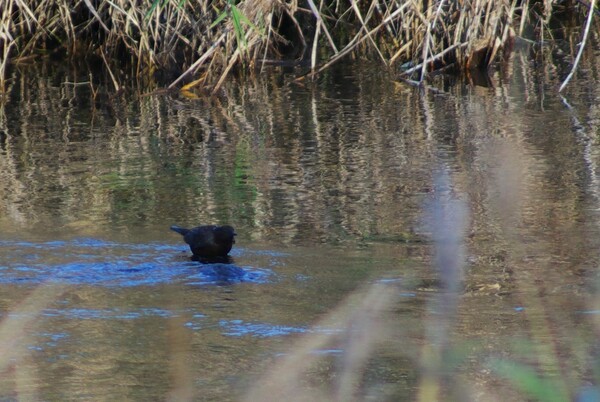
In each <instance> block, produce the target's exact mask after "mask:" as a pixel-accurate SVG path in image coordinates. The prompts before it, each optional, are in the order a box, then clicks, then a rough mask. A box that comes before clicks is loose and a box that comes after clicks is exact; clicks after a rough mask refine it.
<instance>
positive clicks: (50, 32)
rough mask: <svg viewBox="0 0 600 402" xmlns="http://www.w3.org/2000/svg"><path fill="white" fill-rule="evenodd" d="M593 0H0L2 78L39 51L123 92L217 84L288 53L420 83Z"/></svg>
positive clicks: (301, 60)
mask: <svg viewBox="0 0 600 402" xmlns="http://www.w3.org/2000/svg"><path fill="white" fill-rule="evenodd" d="M593 7H594V2H591V4H587V3H586V2H584V1H580V2H577V1H558V0H538V1H535V0H522V1H519V0H500V1H492V0H468V1H460V2H456V1H445V0H436V1H425V0H410V1H408V0H406V1H387V2H355V1H351V2H350V1H349V2H340V1H320V2H315V1H314V0H305V1H301V2H298V1H297V0H291V1H287V2H284V1H277V0H225V1H223V0H219V1H215V2H212V1H187V0H183V1H182V0H161V1H159V0H152V1H140V0H115V1H105V0H89V1H88V0H84V1H68V0H62V1H55V0H32V1H27V2H23V1H16V0H8V1H6V2H4V3H3V4H2V5H0V54H1V57H2V58H1V60H0V84H1V88H3V89H5V87H6V82H5V80H6V78H7V67H8V65H9V64H10V63H24V62H27V61H30V60H31V59H36V58H40V57H57V58H60V59H65V58H66V59H69V58H70V59H71V60H85V61H86V62H87V63H88V65H89V66H90V68H91V69H95V68H96V67H97V66H104V67H105V69H103V71H105V72H106V73H108V74H109V76H110V79H111V80H112V82H113V83H114V87H115V89H117V90H119V89H120V88H121V87H122V86H123V85H124V83H126V82H131V81H132V80H137V81H139V82H140V83H148V82H159V83H160V84H161V85H168V86H169V87H181V86H182V85H185V86H186V87H187V88H191V87H197V88H202V89H204V90H208V91H212V92H214V91H216V90H218V89H219V87H220V86H221V85H222V83H223V81H224V80H225V78H226V77H227V76H228V75H229V74H230V73H231V72H232V71H233V70H234V69H238V70H239V71H257V70H258V71H260V70H261V69H262V68H264V66H266V65H269V64H280V63H285V64H290V65H297V66H301V67H303V68H300V69H298V75H299V78H303V77H305V76H307V75H308V76H313V75H315V74H317V73H319V72H321V71H323V70H324V69H326V68H328V67H329V66H330V65H331V64H332V63H335V62H337V61H339V60H342V59H347V58H353V57H360V56H365V57H369V58H374V59H379V60H380V61H381V62H382V64H384V65H386V66H395V67H397V68H398V69H399V71H400V72H401V76H402V77H404V78H406V79H411V80H416V81H417V82H420V81H421V80H423V79H425V78H426V77H427V73H430V72H432V71H447V70H448V69H453V70H459V71H460V70H468V69H472V68H479V67H486V66H488V65H489V63H491V62H492V61H494V60H496V59H497V58H498V57H499V56H500V55H502V54H503V52H506V51H509V50H510V48H511V45H512V43H513V39H514V38H515V37H522V36H523V35H524V33H525V32H526V34H525V36H528V37H529V38H530V39H532V40H534V41H538V40H541V39H542V38H543V37H544V31H545V26H546V25H547V24H548V23H549V22H550V20H551V17H552V16H553V15H554V14H556V13H564V12H565V11H570V12H573V13H574V14H575V15H577V13H578V12H580V13H581V14H582V15H587V14H589V13H588V10H589V9H590V8H593ZM590 15H591V14H590ZM590 20H591V19H590ZM576 34H577V35H579V34H580V33H579V32H576ZM578 40H579V38H578ZM578 40H576V41H578Z"/></svg>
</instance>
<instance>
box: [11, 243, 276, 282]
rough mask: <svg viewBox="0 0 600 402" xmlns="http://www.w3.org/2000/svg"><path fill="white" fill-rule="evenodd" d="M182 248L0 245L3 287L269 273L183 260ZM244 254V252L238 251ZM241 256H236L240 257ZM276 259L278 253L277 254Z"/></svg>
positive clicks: (231, 278) (249, 277)
mask: <svg viewBox="0 0 600 402" xmlns="http://www.w3.org/2000/svg"><path fill="white" fill-rule="evenodd" d="M184 250H185V249H184V248H182V246H174V245H169V244H161V243H150V244H123V243H115V242H107V241H103V240H99V239H89V238H83V239H75V240H72V241H52V242H41V243H36V242H25V241H0V283H8V284H33V285H37V284H41V283H46V282H59V283H67V284H73V285H96V286H107V287H132V286H153V285H160V284H165V283H183V284H187V285H194V286H198V285H211V284H218V285H222V284H234V283H240V282H253V283H265V282H268V281H269V278H270V277H272V276H273V272H272V271H271V270H269V269H259V268H254V267H249V266H243V267H240V266H237V265H234V264H223V263H218V264H200V263H198V262H194V261H190V260H188V259H187V257H186V259H185V260H182V258H181V252H182V251H184ZM237 253H240V250H238V251H237ZM237 253H236V254H237ZM272 256H273V257H276V253H273V254H272Z"/></svg>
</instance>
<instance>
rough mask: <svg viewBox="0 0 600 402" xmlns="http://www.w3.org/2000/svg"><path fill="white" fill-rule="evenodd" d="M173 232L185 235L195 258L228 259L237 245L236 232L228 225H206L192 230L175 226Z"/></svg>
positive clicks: (172, 227)
mask: <svg viewBox="0 0 600 402" xmlns="http://www.w3.org/2000/svg"><path fill="white" fill-rule="evenodd" d="M171 230H173V231H175V232H177V233H179V234H181V235H183V240H185V242H186V243H187V244H189V246H190V250H192V253H193V254H194V257H200V258H214V257H226V256H227V254H229V252H230V251H231V248H232V247H233V243H235V238H234V237H235V235H236V233H235V230H234V229H233V228H232V227H231V226H228V225H224V226H217V225H205V226H197V227H195V228H192V229H185V228H182V227H179V226H175V225H173V226H171Z"/></svg>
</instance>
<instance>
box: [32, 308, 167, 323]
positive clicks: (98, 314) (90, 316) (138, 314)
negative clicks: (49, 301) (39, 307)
mask: <svg viewBox="0 0 600 402" xmlns="http://www.w3.org/2000/svg"><path fill="white" fill-rule="evenodd" d="M40 315H42V316H44V317H63V318H69V319H78V320H106V319H108V320H113V319H117V320H135V319H138V318H142V317H161V318H168V317H173V316H176V315H177V314H175V313H174V312H172V311H169V310H164V309H160V308H141V309H136V310H121V309H119V308H112V309H87V308H67V309H45V310H43V311H42V312H41V314H40Z"/></svg>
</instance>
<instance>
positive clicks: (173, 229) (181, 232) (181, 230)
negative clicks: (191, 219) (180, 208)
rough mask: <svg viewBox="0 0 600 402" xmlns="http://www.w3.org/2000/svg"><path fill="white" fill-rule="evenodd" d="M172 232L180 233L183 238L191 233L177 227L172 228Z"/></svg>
mask: <svg viewBox="0 0 600 402" xmlns="http://www.w3.org/2000/svg"><path fill="white" fill-rule="evenodd" d="M171 230H172V231H174V232H177V233H179V234H180V235H182V236H185V235H186V234H187V233H188V232H189V231H190V230H189V229H185V228H182V227H179V226H177V225H173V226H171Z"/></svg>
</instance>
